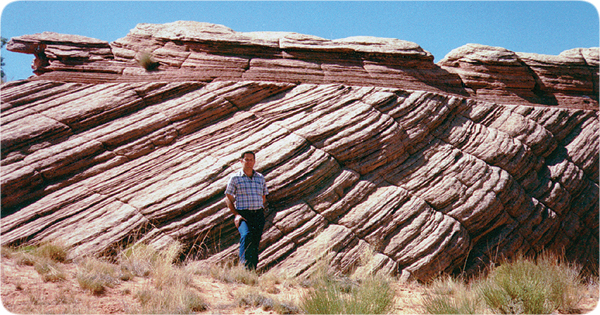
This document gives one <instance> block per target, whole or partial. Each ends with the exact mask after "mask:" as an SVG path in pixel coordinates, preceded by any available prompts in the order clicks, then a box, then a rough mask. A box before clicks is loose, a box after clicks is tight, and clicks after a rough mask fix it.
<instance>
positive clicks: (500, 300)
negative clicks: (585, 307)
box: [424, 254, 586, 314]
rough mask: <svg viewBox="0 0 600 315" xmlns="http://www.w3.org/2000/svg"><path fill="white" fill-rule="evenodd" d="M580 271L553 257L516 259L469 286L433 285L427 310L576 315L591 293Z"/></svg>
mask: <svg viewBox="0 0 600 315" xmlns="http://www.w3.org/2000/svg"><path fill="white" fill-rule="evenodd" d="M580 271H581V268H580V267H578V266H576V265H573V264H568V263H566V262H564V261H562V260H561V259H559V258H558V257H557V256H553V255H547V254H543V255H541V256H540V257H539V258H538V259H536V260H532V259H526V258H524V257H517V258H516V259H514V260H513V261H511V262H506V263H503V264H501V265H500V266H498V267H494V268H491V270H490V272H489V274H488V275H487V276H486V277H485V278H478V279H474V280H472V281H471V282H470V283H466V281H463V280H461V279H457V278H451V277H446V278H444V279H441V280H436V281H434V282H433V284H432V285H431V286H430V289H429V292H428V295H427V296H426V298H425V299H424V307H425V309H426V310H427V312H428V313H431V314H481V313H496V314H498V313H499V314H551V313H554V312H560V313H576V312H578V303H579V301H580V297H581V296H582V292H585V291H586V285H585V284H584V282H583V280H582V279H581V277H580Z"/></svg>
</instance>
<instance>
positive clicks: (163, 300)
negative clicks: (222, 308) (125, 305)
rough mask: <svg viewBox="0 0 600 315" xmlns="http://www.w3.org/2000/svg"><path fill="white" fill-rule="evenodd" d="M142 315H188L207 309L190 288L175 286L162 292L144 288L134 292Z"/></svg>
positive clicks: (204, 303)
mask: <svg viewBox="0 0 600 315" xmlns="http://www.w3.org/2000/svg"><path fill="white" fill-rule="evenodd" d="M135 297H136V298H137V299H138V300H139V301H140V304H141V305H142V308H141V310H140V313H143V314H190V313H193V312H202V311H204V310H206V309H207V304H206V302H205V301H204V300H203V299H202V298H201V297H200V296H199V295H197V294H196V293H195V292H194V291H193V290H192V289H191V288H188V287H186V286H182V285H177V286H173V287H169V288H165V289H163V290H160V289H157V288H144V289H141V290H139V291H138V292H136V294H135Z"/></svg>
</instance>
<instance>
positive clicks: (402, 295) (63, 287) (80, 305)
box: [0, 257, 425, 314]
mask: <svg viewBox="0 0 600 315" xmlns="http://www.w3.org/2000/svg"><path fill="white" fill-rule="evenodd" d="M0 264H1V271H2V278H1V280H2V281H1V287H0V288H1V298H2V305H3V307H4V311H8V312H11V313H17V314H24V313H27V314H65V313H83V314H123V313H135V312H136V310H138V309H139V306H140V303H139V301H138V300H137V299H135V298H134V292H136V291H137V290H139V289H140V288H143V287H144V286H148V287H149V286H151V283H150V282H149V281H150V280H149V279H148V278H141V277H136V278H134V279H133V280H130V281H121V282H120V283H119V284H118V285H116V286H115V287H113V288H107V290H106V291H105V292H104V293H103V294H101V295H93V294H91V293H90V292H89V291H87V290H83V289H81V288H80V287H79V284H78V282H77V279H76V274H77V266H76V265H74V264H62V267H63V269H64V270H65V271H66V274H67V277H66V279H65V280H63V281H58V282H44V281H43V280H42V277H41V276H40V275H39V274H38V273H37V271H35V269H34V267H33V266H23V265H17V264H16V263H15V261H14V260H12V259H7V258H5V257H2V260H1V262H0ZM192 287H193V288H194V289H195V290H197V291H198V294H199V295H200V296H201V297H202V298H204V300H205V301H206V302H207V304H208V309H207V310H206V311H205V312H203V313H209V314H276V312H275V311H273V310H267V311H265V310H263V309H262V308H260V307H258V308H256V307H240V306H238V305H237V303H236V299H235V295H236V292H238V291H239V290H248V288H249V286H247V285H244V284H235V283H233V284H232V283H224V282H221V281H219V280H216V279H213V278H211V277H209V276H202V275H194V279H193V284H192ZM394 289H395V290H396V292H397V294H396V304H395V307H394V310H393V313H394V314H419V313H423V309H422V308H421V306H420V305H421V296H422V293H423V292H424V290H425V288H424V287H422V286H420V285H418V284H402V285H401V284H396V283H395V284H394ZM268 291H269V292H268V293H269V295H270V296H273V297H274V298H276V299H278V300H280V301H289V302H292V303H295V305H298V302H299V300H300V297H301V296H302V294H304V293H305V292H306V289H305V288H303V287H300V286H290V285H286V284H274V285H273V286H272V288H269V289H268Z"/></svg>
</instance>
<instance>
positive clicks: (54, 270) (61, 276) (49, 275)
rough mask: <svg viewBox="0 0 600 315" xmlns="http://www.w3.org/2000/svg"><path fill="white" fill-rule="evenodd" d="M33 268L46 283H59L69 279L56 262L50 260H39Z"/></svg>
mask: <svg viewBox="0 0 600 315" xmlns="http://www.w3.org/2000/svg"><path fill="white" fill-rule="evenodd" d="M33 267H34V268H35V270H36V271H37V272H38V273H39V274H40V275H41V276H42V280H44V281H45V282H48V281H50V282H57V281H62V280H65V279H66V278H67V275H66V274H65V272H64V271H63V270H62V268H61V267H60V266H59V265H58V264H57V263H56V262H55V261H53V260H50V259H48V258H38V259H37V260H36V262H35V263H34V265H33Z"/></svg>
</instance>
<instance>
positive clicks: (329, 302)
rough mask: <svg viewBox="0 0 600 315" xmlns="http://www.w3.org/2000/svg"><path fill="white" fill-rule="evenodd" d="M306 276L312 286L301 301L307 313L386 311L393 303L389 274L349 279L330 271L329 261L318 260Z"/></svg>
mask: <svg viewBox="0 0 600 315" xmlns="http://www.w3.org/2000/svg"><path fill="white" fill-rule="evenodd" d="M318 264H319V265H318V266H317V268H316V270H315V272H314V273H313V274H312V275H311V277H310V278H309V279H308V283H309V284H310V286H311V287H312V289H311V290H310V291H309V293H308V294H307V295H305V296H304V297H303V299H302V301H301V306H300V307H301V308H302V310H303V311H304V312H305V313H308V314H386V313H389V312H390V311H391V310H392V307H393V306H394V295H395V292H394V290H393V289H392V288H391V282H392V281H393V280H392V278H391V277H385V276H382V275H367V276H365V277H363V278H360V279H355V280H351V279H349V278H348V277H343V276H338V275H335V274H333V273H331V272H329V271H328V270H329V267H328V265H329V264H328V263H326V262H325V261H319V262H318Z"/></svg>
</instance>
